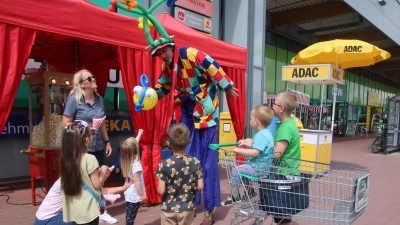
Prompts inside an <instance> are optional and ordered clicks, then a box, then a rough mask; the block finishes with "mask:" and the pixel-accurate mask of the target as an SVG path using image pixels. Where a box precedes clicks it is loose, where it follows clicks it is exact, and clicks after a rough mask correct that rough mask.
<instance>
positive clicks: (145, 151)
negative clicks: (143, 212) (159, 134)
mask: <svg viewBox="0 0 400 225" xmlns="http://www.w3.org/2000/svg"><path fill="white" fill-rule="evenodd" d="M118 58H119V62H120V66H121V72H122V74H121V77H122V83H123V84H124V89H125V93H126V98H127V99H128V105H129V108H130V113H131V117H132V122H133V126H134V128H135V131H136V133H137V131H138V129H143V130H144V133H143V135H142V137H141V139H140V143H139V144H140V147H141V149H142V166H143V177H144V184H145V187H146V192H147V197H148V199H149V202H152V203H153V202H157V201H158V196H157V191H156V188H155V185H154V183H153V182H154V179H153V177H154V173H153V166H152V152H151V148H150V144H151V142H152V139H153V130H152V128H153V123H154V122H155V121H154V112H155V110H142V111H140V112H136V111H135V110H134V108H135V106H134V102H133V88H134V87H135V86H138V85H140V76H141V75H142V74H143V73H144V74H147V75H148V76H149V75H150V74H151V67H150V65H151V64H150V63H148V62H149V60H151V53H150V52H149V51H143V50H136V49H131V48H125V47H118ZM149 79H150V81H151V82H154V79H151V77H149Z"/></svg>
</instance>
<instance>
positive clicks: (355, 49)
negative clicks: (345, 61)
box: [343, 45, 362, 52]
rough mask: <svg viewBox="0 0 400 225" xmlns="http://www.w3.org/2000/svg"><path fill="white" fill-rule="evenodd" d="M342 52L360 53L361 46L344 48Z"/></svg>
mask: <svg viewBox="0 0 400 225" xmlns="http://www.w3.org/2000/svg"><path fill="white" fill-rule="evenodd" d="M343 52H362V46H361V45H359V46H344V49H343Z"/></svg>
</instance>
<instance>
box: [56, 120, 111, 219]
mask: <svg viewBox="0 0 400 225" xmlns="http://www.w3.org/2000/svg"><path fill="white" fill-rule="evenodd" d="M94 134H95V130H94V129H91V127H89V126H88V124H87V123H86V122H85V121H77V122H73V123H71V124H70V125H68V126H67V127H66V128H65V129H64V130H63V133H62V147H61V189H62V197H63V213H64V214H63V220H64V222H73V224H86V225H92V224H99V216H100V206H99V203H98V202H97V200H96V199H95V197H94V196H93V195H92V194H90V193H89V191H87V190H85V189H84V188H83V186H82V185H81V182H83V183H84V184H85V185H86V186H87V187H88V188H90V189H91V190H92V191H93V193H94V194H95V195H96V197H97V198H98V199H101V190H100V188H101V187H102V186H103V184H104V181H105V180H106V179H107V175H106V173H107V170H108V167H107V166H104V165H103V166H101V168H99V164H98V162H97V160H96V157H94V156H93V155H90V154H88V153H87V147H88V146H91V145H92V140H93V137H92V135H94Z"/></svg>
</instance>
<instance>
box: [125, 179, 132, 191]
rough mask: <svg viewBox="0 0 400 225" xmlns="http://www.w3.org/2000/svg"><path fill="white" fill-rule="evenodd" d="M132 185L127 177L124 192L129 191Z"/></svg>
mask: <svg viewBox="0 0 400 225" xmlns="http://www.w3.org/2000/svg"><path fill="white" fill-rule="evenodd" d="M131 185H132V182H130V181H129V179H128V178H127V177H125V183H124V186H123V188H124V190H126V189H128V188H129V187H130V186H131Z"/></svg>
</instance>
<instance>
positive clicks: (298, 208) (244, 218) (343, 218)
mask: <svg viewBox="0 0 400 225" xmlns="http://www.w3.org/2000/svg"><path fill="white" fill-rule="evenodd" d="M232 144H237V143H232ZM223 146H228V144H224V145H223ZM221 147H222V145H218V144H212V145H210V148H211V149H214V150H218V149H220V150H223V151H224V152H225V154H223V155H224V156H225V157H223V158H221V159H220V163H221V164H222V166H223V167H224V168H225V169H226V172H227V176H228V181H229V184H230V190H231V193H232V185H231V184H232V175H234V176H239V177H240V185H239V190H238V193H239V198H240V199H239V200H237V201H235V202H234V203H233V214H234V216H233V218H232V220H231V224H252V225H261V224H264V222H265V220H266V218H267V217H268V216H272V217H274V218H275V220H277V221H282V220H283V219H293V220H295V221H296V220H297V221H307V222H313V223H320V224H334V225H348V224H352V223H353V222H354V221H355V220H356V219H357V218H358V217H359V216H361V215H362V214H363V213H364V211H365V209H366V206H367V204H368V194H369V191H368V190H369V180H370V173H369V171H368V170H365V169H357V168H350V167H345V166H340V165H333V164H323V163H317V162H312V161H305V160H300V159H293V158H283V157H281V158H280V159H279V160H275V161H274V162H273V163H272V165H259V164H258V163H251V162H248V161H240V160H235V159H234V157H232V152H230V151H225V150H224V149H223V148H221ZM243 163H246V164H251V165H252V166H253V168H268V171H267V172H266V171H265V170H263V169H262V170H260V171H257V172H258V173H256V174H257V175H253V176H250V175H246V174H239V173H238V172H236V173H237V174H232V173H235V171H238V168H237V167H238V166H240V165H242V164H243ZM311 168H312V169H311ZM278 223H280V222H278Z"/></svg>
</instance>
